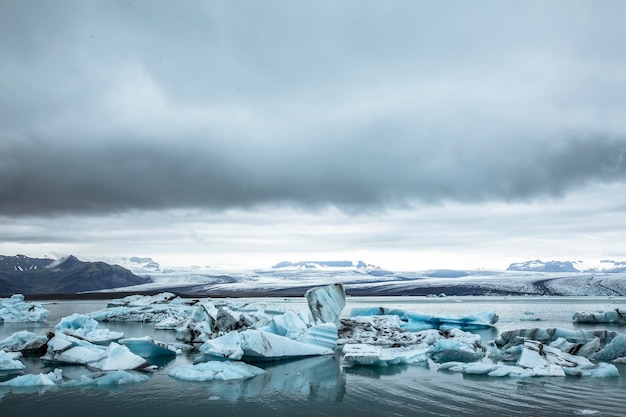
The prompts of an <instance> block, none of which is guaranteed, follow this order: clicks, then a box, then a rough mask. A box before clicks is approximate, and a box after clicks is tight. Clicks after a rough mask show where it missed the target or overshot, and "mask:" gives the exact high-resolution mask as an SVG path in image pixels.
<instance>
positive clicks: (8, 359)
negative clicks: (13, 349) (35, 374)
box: [0, 350, 26, 371]
mask: <svg viewBox="0 0 626 417" xmlns="http://www.w3.org/2000/svg"><path fill="white" fill-rule="evenodd" d="M21 356H22V354H21V353H7V352H5V351H4V350H0V371H19V370H21V369H24V368H26V366H24V364H23V363H22V362H21V361H19V360H18V358H20V357H21Z"/></svg>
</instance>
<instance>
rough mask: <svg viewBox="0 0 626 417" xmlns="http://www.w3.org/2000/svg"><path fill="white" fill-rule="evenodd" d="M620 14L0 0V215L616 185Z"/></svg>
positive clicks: (540, 8) (579, 7) (450, 196)
mask: <svg viewBox="0 0 626 417" xmlns="http://www.w3.org/2000/svg"><path fill="white" fill-rule="evenodd" d="M625 17H626V10H625V7H624V5H623V4H621V3H619V2H602V3H597V2H550V3H549V4H546V3H545V2H524V3H523V4H516V5H511V4H507V5H504V4H501V3H499V2H477V3H472V4H465V3H464V2H438V3H436V4H434V3H433V4H431V3H421V2H420V3H412V2H409V3H406V2H393V1H392V2H365V3H363V2H341V3H336V2H315V3H312V2H311V3H307V2H304V3H302V2H298V3H293V2H271V3H269V4H268V3H254V4H249V3H247V2H238V1H225V2H219V1H218V2H214V1H211V2H193V3H185V4H180V5H179V4H177V5H175V6H174V5H172V4H171V3H169V2H159V1H156V2H149V3H145V2H139V3H135V2H121V1H120V2H116V1H113V2H86V3H85V2H80V3H76V2H73V1H67V2H64V1H59V2H55V3H54V4H51V3H50V2H45V1H41V2H38V1H24V2H2V3H0V28H1V29H0V49H1V50H2V51H3V53H2V54H1V55H0V75H1V76H0V91H1V92H2V94H0V215H4V216H24V215H26V216H48V215H51V214H55V215H62V214H66V213H70V214H104V213H116V212H121V211H129V210H135V209H140V210H143V209H146V210H161V209H176V208H194V207H197V208H207V209H210V210H227V209H233V208H234V209H238V208H252V207H266V206H275V205H283V206H284V205H290V206H296V207H304V208H312V209H319V208H320V207H325V206H328V205H330V206H337V207H339V208H342V209H345V210H348V211H362V210H366V211H369V210H379V209H386V208H393V207H402V206H406V205H411V204H414V203H429V204H430V203H441V202H463V203H476V202H489V201H495V202H498V201H504V202H510V201H532V200H534V199H537V198H541V197H545V196H557V197H558V196H563V195H565V194H567V193H568V192H571V191H572V190H577V189H580V187H583V186H588V185H589V184H611V183H623V182H624V181H626V160H625V158H626V119H625V118H624V117H623V114H624V109H625V108H626V44H625V43H624V42H623V39H626V26H625V25H623V22H624V18H625Z"/></svg>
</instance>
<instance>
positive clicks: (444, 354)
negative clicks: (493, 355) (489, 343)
mask: <svg viewBox="0 0 626 417" xmlns="http://www.w3.org/2000/svg"><path fill="white" fill-rule="evenodd" d="M484 356H485V351H484V350H483V349H482V348H481V347H480V345H474V344H469V343H466V342H464V341H460V340H456V339H439V340H437V341H436V342H435V343H434V344H433V345H432V347H431V348H430V357H431V359H432V360H433V361H435V362H437V363H443V362H474V361H477V360H479V359H482V358H483V357H484Z"/></svg>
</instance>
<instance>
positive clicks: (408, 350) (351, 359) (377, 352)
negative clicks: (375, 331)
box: [342, 343, 429, 366]
mask: <svg viewBox="0 0 626 417" xmlns="http://www.w3.org/2000/svg"><path fill="white" fill-rule="evenodd" d="M428 351H429V347H428V346H426V345H415V346H411V347H399V348H383V347H380V346H374V345H368V344H364V343H363V344H347V345H344V346H343V349H342V353H343V359H344V361H346V362H348V363H349V364H351V365H368V366H390V365H398V364H414V363H424V362H427V361H428Z"/></svg>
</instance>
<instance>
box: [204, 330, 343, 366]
mask: <svg viewBox="0 0 626 417" xmlns="http://www.w3.org/2000/svg"><path fill="white" fill-rule="evenodd" d="M200 351H201V352H202V353H204V354H207V355H213V356H221V357H224V358H228V359H235V360H238V359H242V358H244V357H248V358H253V359H282V358H297V357H303V356H314V355H332V354H333V353H334V350H333V349H332V348H328V347H324V346H320V345H315V344H309V343H303V342H299V341H297V340H291V339H289V338H286V337H284V336H279V335H277V334H273V333H267V332H263V331H259V330H254V329H248V330H245V331H243V332H239V333H238V332H231V333H227V334H226V335H224V336H221V337H218V338H216V339H213V340H209V341H207V342H205V343H204V344H203V345H202V346H201V347H200Z"/></svg>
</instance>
